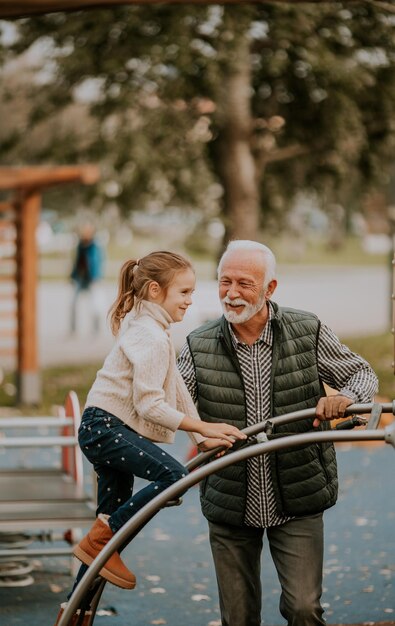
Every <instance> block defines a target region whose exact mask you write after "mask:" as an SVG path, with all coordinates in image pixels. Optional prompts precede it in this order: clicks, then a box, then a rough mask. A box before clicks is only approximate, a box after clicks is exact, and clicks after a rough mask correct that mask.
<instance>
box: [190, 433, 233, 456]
mask: <svg viewBox="0 0 395 626" xmlns="http://www.w3.org/2000/svg"><path fill="white" fill-rule="evenodd" d="M232 445H233V444H231V443H230V441H224V439H214V437H210V439H205V440H204V441H202V442H201V443H199V445H198V450H199V452H208V451H209V450H214V449H215V448H225V450H220V452H218V453H217V454H216V455H215V458H216V459H217V458H218V457H220V456H223V455H224V454H225V452H226V450H227V449H228V448H231V447H232Z"/></svg>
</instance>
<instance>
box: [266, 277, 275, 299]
mask: <svg viewBox="0 0 395 626" xmlns="http://www.w3.org/2000/svg"><path fill="white" fill-rule="evenodd" d="M276 287H277V281H276V279H275V278H273V280H271V281H270V283H269V284H268V286H267V289H266V293H265V297H266V300H270V298H271V297H272V295H273V293H274V292H275V290H276Z"/></svg>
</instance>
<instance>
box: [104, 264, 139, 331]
mask: <svg viewBox="0 0 395 626" xmlns="http://www.w3.org/2000/svg"><path fill="white" fill-rule="evenodd" d="M137 267H138V260H134V259H130V260H129V261H126V262H125V263H124V264H123V265H122V267H121V271H120V274H119V284H118V295H117V299H116V300H115V302H114V304H113V305H112V307H111V308H110V310H109V313H108V315H109V317H110V326H111V330H112V333H113V335H116V334H117V333H118V331H119V327H120V325H121V322H122V320H123V318H124V317H125V315H126V314H127V313H129V311H131V310H132V308H133V305H134V295H135V288H134V284H133V283H134V281H133V277H134V274H135V268H137Z"/></svg>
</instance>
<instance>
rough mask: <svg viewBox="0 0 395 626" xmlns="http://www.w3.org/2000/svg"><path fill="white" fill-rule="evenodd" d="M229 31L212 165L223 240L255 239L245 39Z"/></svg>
mask: <svg viewBox="0 0 395 626" xmlns="http://www.w3.org/2000/svg"><path fill="white" fill-rule="evenodd" d="M229 30H231V29H229ZM231 32H232V33H233V35H234V39H233V40H232V42H231V55H232V63H227V64H226V66H227V67H228V68H230V69H229V70H227V72H228V73H227V74H225V75H223V76H221V77H220V78H219V81H220V82H221V85H222V89H221V92H222V93H221V94H220V104H219V111H218V121H219V133H218V139H217V159H218V161H217V164H216V165H217V171H218V174H219V176H220V178H221V182H222V185H223V188H224V215H225V240H226V241H228V240H229V239H256V238H257V235H258V232H259V213H260V211H259V191H258V185H257V177H256V163H255V159H254V156H253V154H252V150H251V129H252V118H251V102H250V98H251V61H250V50H249V37H248V34H247V32H246V29H244V28H242V25H241V24H240V23H239V24H235V25H234V27H233V28H232V30H231ZM228 53H229V51H228Z"/></svg>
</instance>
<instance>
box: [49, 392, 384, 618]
mask: <svg viewBox="0 0 395 626" xmlns="http://www.w3.org/2000/svg"><path fill="white" fill-rule="evenodd" d="M378 408H379V409H380V411H379V410H378ZM372 410H373V411H375V421H377V420H376V417H377V414H379V416H380V414H381V411H384V412H391V413H393V414H395V402H392V403H382V404H378V403H375V404H354V405H351V406H349V407H348V408H347V409H346V416H348V415H353V414H355V413H362V414H363V413H370V412H372ZM314 416H315V409H309V410H306V411H296V412H294V413H288V414H286V415H282V416H279V417H276V418H272V419H271V420H269V421H268V422H263V423H260V424H256V425H254V426H251V427H249V428H246V429H245V430H244V432H245V433H247V434H248V435H255V434H258V433H264V432H265V430H268V427H269V429H270V427H271V426H273V425H275V424H276V425H277V424H284V423H287V422H293V421H298V420H301V419H306V418H309V417H314ZM328 441H332V442H336V441H338V442H339V441H385V442H386V443H389V444H391V445H392V446H393V447H394V448H395V422H393V423H392V424H391V425H390V426H387V427H386V428H385V429H378V430H374V429H369V430H367V429H365V430H358V431H355V432H351V431H347V430H328V431H318V432H308V433H303V434H296V435H288V436H284V437H281V438H279V439H275V440H272V441H264V442H262V443H256V444H253V445H250V446H247V447H241V448H239V449H237V450H234V451H232V452H231V453H230V454H227V455H225V456H223V457H220V458H218V459H215V460H213V461H211V462H210V463H209V464H208V465H205V466H203V467H198V465H200V464H201V463H204V462H205V461H206V460H208V459H209V458H210V457H212V456H213V455H215V453H216V451H211V452H210V453H204V454H202V455H199V456H198V457H196V458H195V459H193V460H192V462H191V463H190V464H188V469H189V470H192V469H195V468H196V469H195V471H194V472H192V473H191V474H188V475H187V476H185V477H184V478H182V479H181V480H179V481H177V482H176V483H174V484H173V485H171V486H170V487H168V488H167V489H166V490H165V491H163V492H162V493H160V494H159V495H158V496H156V497H155V498H154V499H153V500H151V501H150V502H149V503H148V504H146V505H145V506H144V507H143V508H142V509H141V510H140V511H139V512H138V513H136V515H134V516H133V517H132V518H131V519H130V520H129V521H128V522H127V523H126V524H125V525H124V526H123V527H122V528H121V529H120V530H119V531H118V532H117V533H116V534H115V535H114V536H113V538H112V539H111V540H110V541H109V542H108V544H107V545H106V546H105V547H104V548H103V550H102V551H101V552H100V554H98V556H97V557H96V559H95V560H94V561H93V563H92V564H91V565H90V566H89V569H88V570H87V572H86V573H85V575H84V577H83V578H82V580H81V581H80V583H79V584H78V586H77V587H76V589H75V591H74V592H73V595H72V597H71V598H70V600H69V602H68V604H67V606H66V608H65V610H64V612H63V614H62V616H61V618H60V621H59V623H58V626H68V625H69V624H70V623H71V619H72V617H73V615H74V613H75V612H76V611H77V609H79V608H81V609H82V611H81V614H80V618H79V620H78V621H77V624H78V623H79V622H80V623H82V620H83V618H84V616H83V612H84V608H88V607H87V606H86V605H87V600H86V598H87V596H88V594H89V593H91V594H92V586H94V584H95V581H96V580H97V579H98V576H99V571H100V570H101V568H102V567H103V566H104V565H105V563H106V562H107V561H108V559H109V557H110V556H111V555H112V554H113V553H114V552H115V551H116V550H119V549H120V548H122V546H124V545H126V544H127V543H128V542H129V541H130V540H131V539H132V538H134V537H135V536H136V535H137V534H138V532H139V531H140V530H141V529H142V528H143V526H145V525H146V524H147V523H148V521H149V520H150V519H152V517H153V516H154V515H155V514H156V513H157V512H158V511H159V510H160V509H161V508H163V507H164V506H166V503H167V502H168V501H169V500H174V499H176V498H178V497H179V496H180V494H182V493H183V492H185V491H186V490H188V489H189V488H190V487H192V486H194V485H196V484H197V483H199V482H200V481H201V480H203V479H204V478H206V477H207V476H209V475H210V474H213V473H215V472H216V471H218V470H221V469H224V468H225V467H228V466H229V465H232V464H233V463H237V462H239V461H244V460H247V459H249V458H251V457H254V456H258V455H261V454H267V453H269V452H274V451H277V450H280V449H282V448H287V447H290V448H291V447H296V446H299V445H301V444H310V443H322V442H328ZM105 583H106V581H105V580H103V579H100V578H99V580H98V582H97V587H96V590H95V591H94V597H93V601H92V602H91V610H92V613H91V615H90V617H89V621H88V623H89V625H91V624H92V623H93V621H94V618H95V614H96V610H97V606H98V603H99V601H100V597H101V594H102V592H103V589H104V586H105Z"/></svg>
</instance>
